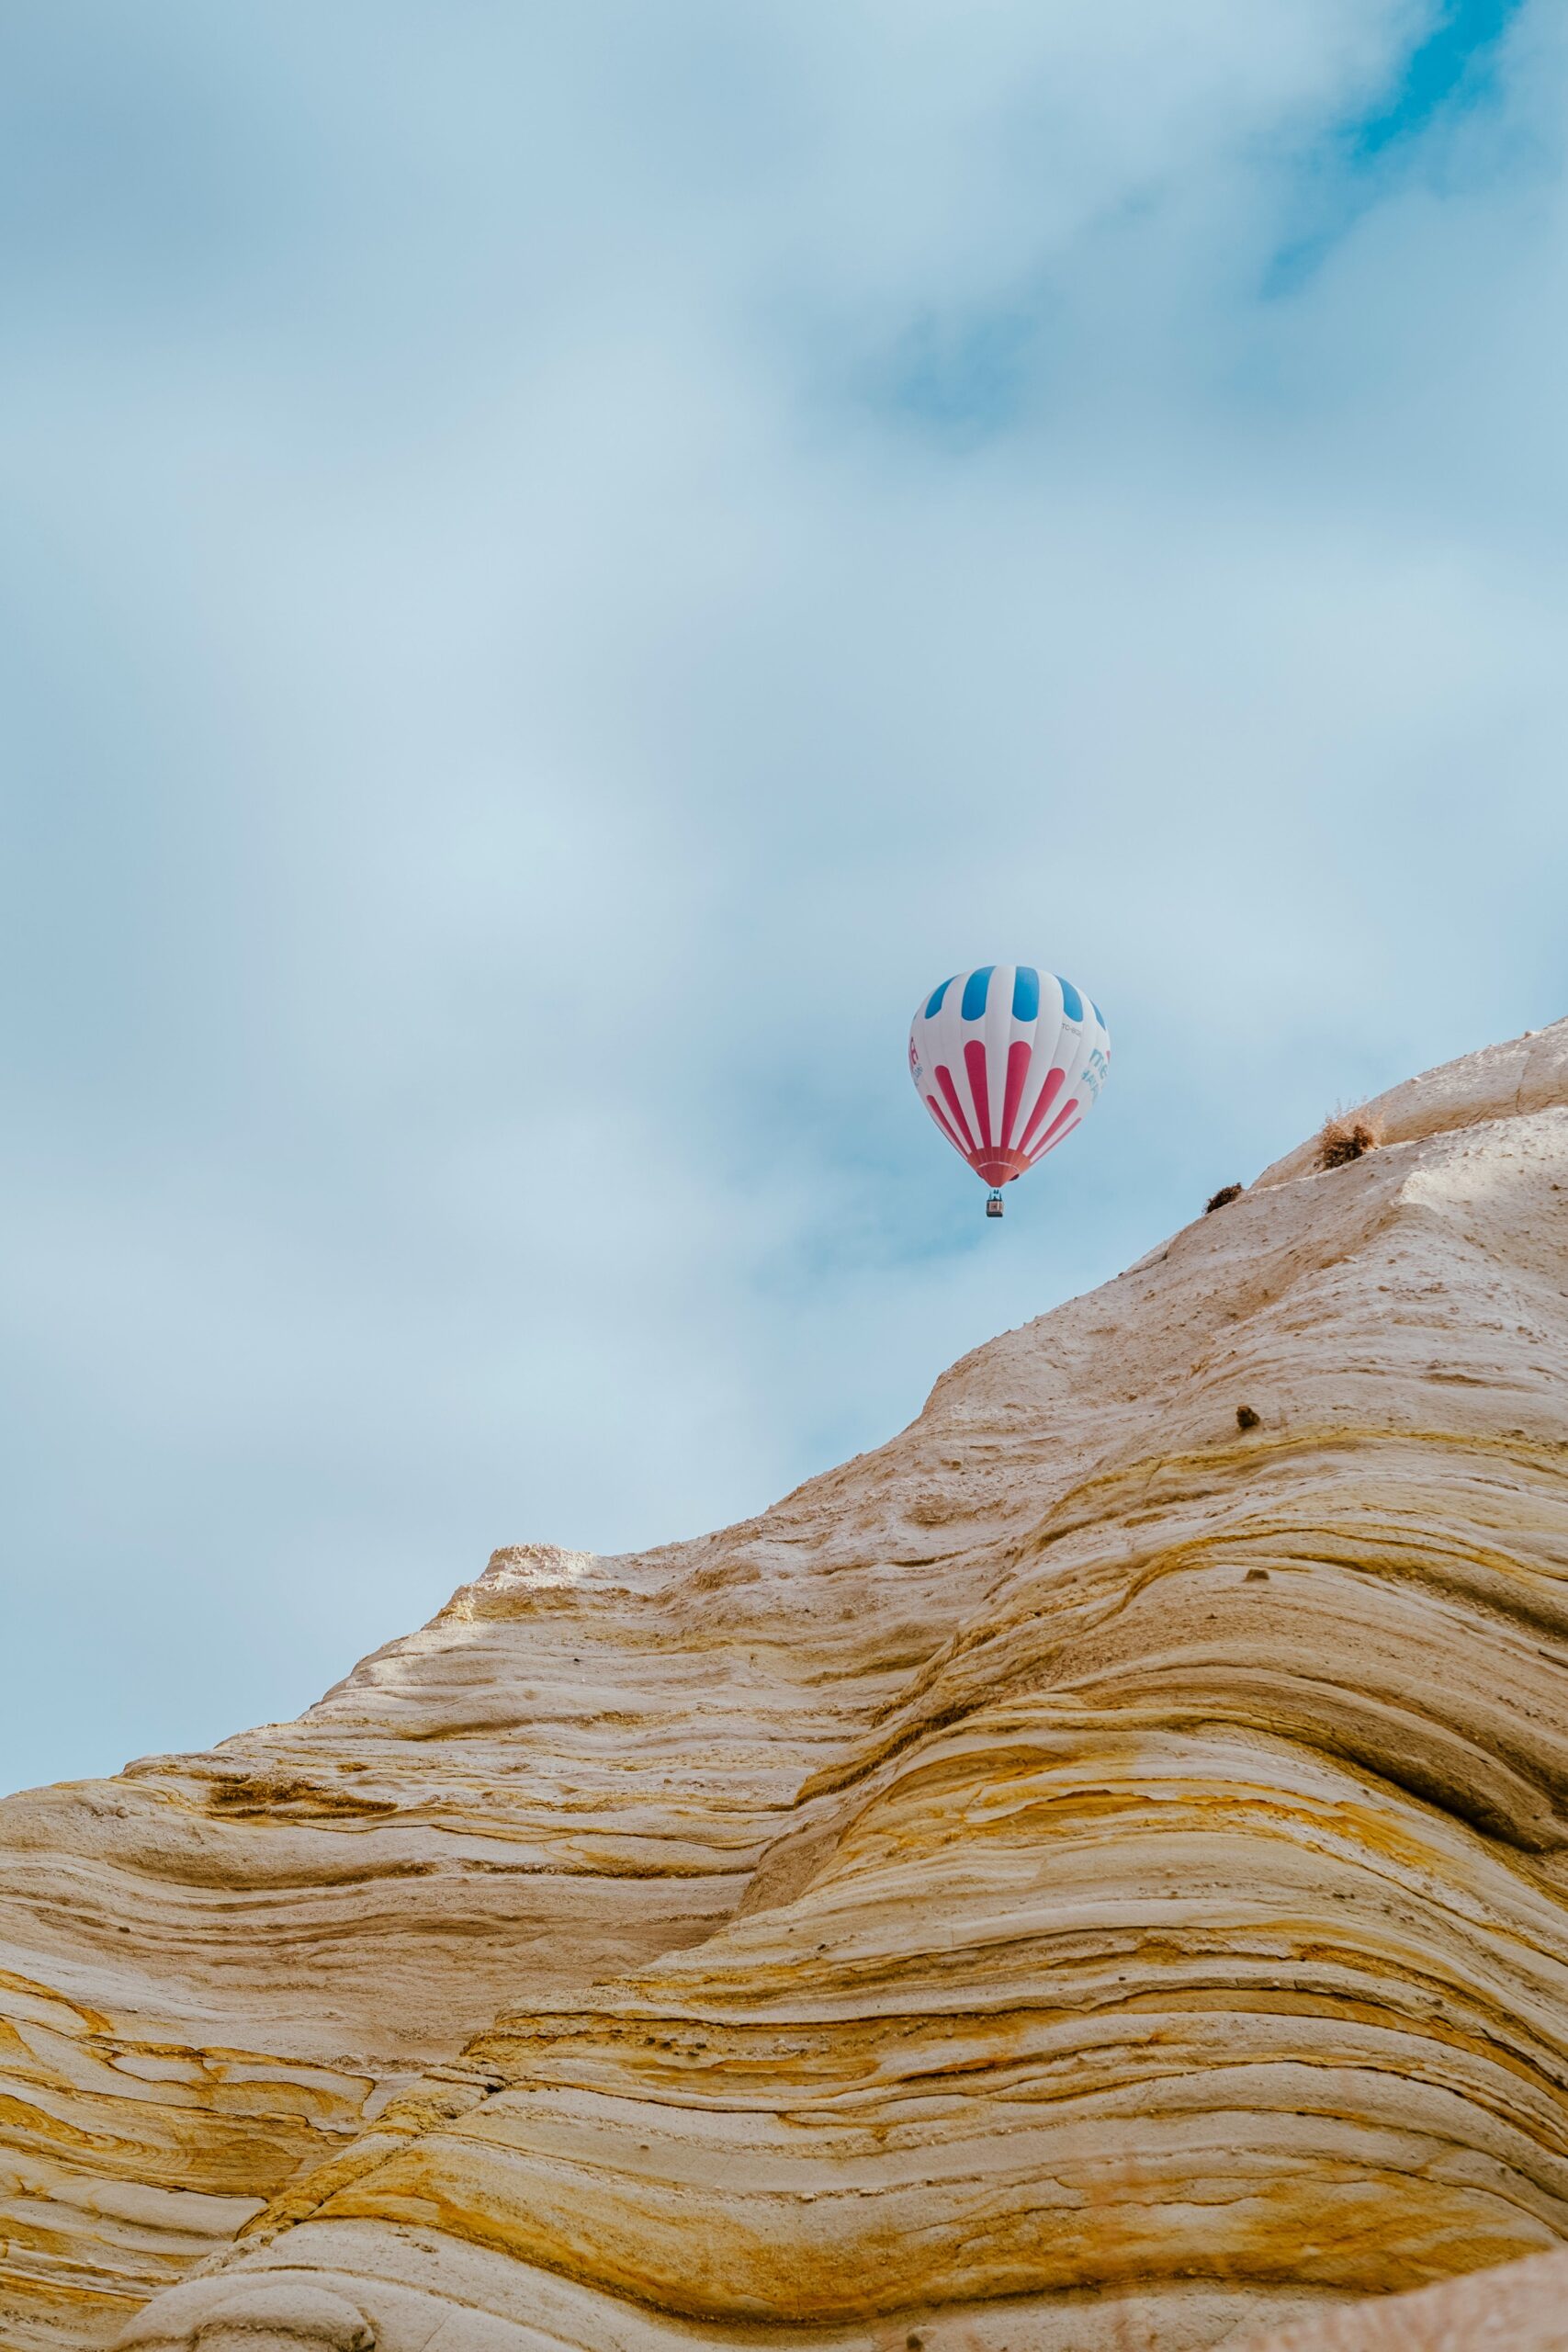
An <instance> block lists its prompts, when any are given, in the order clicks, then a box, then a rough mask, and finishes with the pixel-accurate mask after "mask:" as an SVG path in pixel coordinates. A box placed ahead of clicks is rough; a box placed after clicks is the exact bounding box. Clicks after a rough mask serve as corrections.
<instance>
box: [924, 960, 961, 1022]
mask: <svg viewBox="0 0 1568 2352" xmlns="http://www.w3.org/2000/svg"><path fill="white" fill-rule="evenodd" d="M956 978H958V975H957V973H956V972H954V973H953V979H948V980H943V982H942V986H941V988H939V989H932V990H931V994H930V996H929V997H928V998H927V999H926V1019H927V1020H928V1021H929V1020H931V1016H932V1014H933V1013H938V1012H941V1011H942V998H943V997H944V996H945V995H946V994H947V991H948V989H950V988H951V987H952V986H953V980H955V979H956Z"/></svg>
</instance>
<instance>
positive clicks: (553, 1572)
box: [0, 1023, 1568, 2352]
mask: <svg viewBox="0 0 1568 2352" xmlns="http://www.w3.org/2000/svg"><path fill="white" fill-rule="evenodd" d="M1374 1108H1375V1109H1376V1110H1377V1111H1378V1112H1379V1114H1380V1115H1381V1122H1382V1129H1383V1134H1384V1138H1385V1140H1384V1142H1383V1145H1382V1148H1381V1149H1378V1150H1376V1151H1373V1152H1371V1153H1369V1154H1367V1155H1366V1156H1364V1157H1362V1158H1360V1159H1356V1160H1354V1161H1353V1162H1351V1163H1349V1164H1348V1165H1346V1166H1343V1167H1340V1168H1337V1169H1334V1170H1329V1171H1326V1172H1317V1171H1316V1170H1315V1166H1314V1159H1313V1157H1312V1155H1311V1153H1310V1152H1308V1151H1306V1150H1304V1149H1303V1152H1301V1153H1298V1154H1293V1155H1292V1157H1291V1158H1290V1159H1286V1160H1283V1161H1281V1162H1280V1164H1279V1165H1278V1166H1277V1167H1276V1168H1274V1169H1272V1170H1269V1171H1268V1172H1267V1173H1266V1174H1265V1176H1263V1177H1262V1178H1260V1179H1259V1180H1258V1183H1257V1184H1255V1185H1254V1186H1253V1187H1252V1188H1251V1189H1250V1190H1248V1191H1247V1193H1243V1195H1242V1196H1241V1197H1240V1198H1239V1199H1237V1200H1235V1201H1234V1202H1232V1203H1230V1204H1228V1205H1226V1206H1224V1208H1222V1209H1219V1210H1216V1211H1215V1212H1214V1213H1213V1215H1212V1216H1206V1217H1200V1218H1199V1219H1197V1220H1196V1221H1195V1222H1194V1223H1193V1224H1192V1225H1190V1226H1189V1227H1186V1228H1185V1229H1184V1230H1183V1231H1182V1232H1180V1233H1179V1234H1178V1235H1177V1236H1176V1237H1175V1238H1174V1239H1173V1240H1172V1241H1170V1242H1169V1243H1168V1245H1167V1246H1165V1247H1164V1248H1162V1249H1161V1250H1157V1251H1156V1252H1154V1253H1153V1254H1151V1256H1150V1257H1149V1258H1147V1259H1146V1260H1145V1261H1143V1263H1142V1264H1141V1265H1139V1266H1137V1267H1135V1268H1134V1269H1133V1270H1132V1272H1129V1273H1126V1274H1123V1275H1122V1276H1121V1277H1120V1278H1119V1280H1117V1281H1116V1282H1114V1283H1111V1284H1109V1285H1108V1286H1107V1287H1106V1288H1105V1289H1103V1290H1101V1291H1100V1292H1097V1293H1095V1294H1094V1295H1091V1296H1089V1297H1088V1298H1084V1299H1080V1300H1077V1301H1075V1302H1074V1303H1073V1304H1072V1305H1070V1306H1066V1307H1063V1308H1060V1309H1058V1310H1057V1312H1055V1314H1053V1315H1050V1316H1047V1317H1043V1318H1042V1319H1041V1320H1040V1321H1038V1322H1036V1323H1033V1324H1030V1325H1028V1326H1026V1327H1025V1328H1024V1329H1021V1330H1020V1331H1016V1332H1012V1333H1010V1334H1008V1335H1007V1336H1006V1337H1005V1338H1003V1339H1000V1340H996V1341H994V1342H993V1343H992V1344H991V1345H990V1346H988V1347H987V1348H984V1349H981V1350H979V1351H977V1352H976V1354H974V1355H973V1356H970V1357H968V1358H966V1359H965V1360H964V1362H963V1363H960V1364H959V1365H957V1366H956V1367H955V1368H954V1369H953V1371H952V1372H951V1373H949V1374H946V1376H945V1377H944V1378H943V1379H942V1381H941V1382H940V1383H939V1385H938V1386H937V1388H936V1390H935V1392H934V1394H933V1395H932V1397H931V1402H930V1404H929V1405H928V1406H927V1408H926V1410H925V1411H924V1413H923V1414H922V1415H921V1416H920V1418H919V1420H918V1421H917V1422H915V1423H914V1425H913V1426H912V1427H911V1428H910V1429H908V1430H906V1431H905V1432H904V1434H903V1435H902V1436H900V1437H898V1438H897V1439H896V1440H895V1441H894V1442H892V1443H891V1444H889V1445H887V1446H885V1447H884V1448H882V1449H881V1450H880V1451H879V1452H877V1453H872V1454H867V1455H863V1456H862V1457H860V1458H859V1459H858V1460H856V1461H854V1462H852V1463H851V1464H848V1465H846V1467H844V1468H843V1469H841V1470H839V1471H835V1472H833V1473H832V1474H831V1475H830V1476H827V1477H825V1478H820V1479H817V1480H814V1481H813V1482H812V1483H811V1484H810V1485H809V1486H807V1487H802V1488H801V1489H800V1490H799V1491H798V1492H797V1493H795V1495H792V1496H790V1497H788V1498H786V1499H785V1500H784V1502H783V1503H781V1504H780V1505H779V1506H778V1507H777V1508H776V1509H775V1510H772V1511H770V1512H768V1513H767V1514H766V1515H765V1516H763V1517H762V1518H760V1519H757V1520H755V1521H749V1522H747V1523H745V1524H744V1525H742V1526H739V1527H736V1528H730V1529H728V1530H726V1531H725V1532H723V1533H721V1534H718V1535H715V1536H710V1537H706V1538H704V1539H703V1540H701V1541H700V1542H697V1543H694V1544H681V1545H675V1546H671V1547H668V1548H666V1549H664V1550H662V1551H659V1552H654V1553H649V1554H645V1555H640V1556H638V1557H636V1558H621V1559H613V1560H599V1559H591V1558H587V1557H584V1556H581V1555H565V1554H561V1553H557V1552H547V1551H544V1550H540V1549H536V1548H530V1547H522V1548H519V1549H514V1550H511V1551H507V1552H502V1553H500V1554H498V1555H496V1557H495V1559H494V1560H493V1561H492V1562H491V1566H490V1568H489V1569H488V1570H487V1572H486V1574H485V1575H484V1576H483V1577H480V1578H479V1581H478V1582H477V1583H476V1584H473V1585H470V1586H467V1587H465V1588H463V1589H461V1590H460V1591H459V1592H458V1593H457V1595H456V1596H455V1598H454V1600H452V1601H451V1602H450V1603H449V1604H448V1606H447V1607H446V1609H445V1610H444V1611H442V1612H441V1614H440V1615H439V1616H438V1617H437V1618H435V1619H434V1622H433V1623H431V1624H430V1625H428V1626H426V1627H425V1628H424V1629H423V1631H422V1632H420V1633H418V1634H413V1635H412V1636H411V1637H410V1638H409V1639H407V1640H406V1641H402V1642H399V1643H395V1644H393V1645H390V1646H389V1648H388V1649H386V1650H383V1651H381V1652H378V1654H377V1655H376V1656H375V1657H371V1658H369V1659H367V1661H366V1662H365V1663H364V1664H363V1665H362V1666H360V1667H359V1668H356V1669H355V1672H354V1673H353V1674H352V1675H351V1676H350V1677H349V1678H348V1679H347V1680H346V1681H345V1682H344V1683H342V1684H341V1685H339V1687H338V1688H337V1689H336V1690H335V1691H332V1692H330V1693H329V1694H328V1695H327V1697H326V1698H325V1699H323V1700H322V1701H321V1703H320V1704H319V1705H318V1706H316V1707H314V1708H312V1709H311V1710H310V1713H308V1714H306V1715H305V1716H303V1717H302V1718H301V1719H300V1720H299V1722H298V1723H295V1724H285V1725H273V1726H269V1727H267V1728H265V1730H262V1731H258V1732H252V1733H248V1734H245V1735H243V1736H241V1737H239V1738H237V1739H234V1740H231V1741H229V1742H227V1743H226V1744H225V1745H224V1746H222V1747H220V1748H218V1749H216V1750H214V1751H213V1752H212V1753H211V1754H209V1755H206V1756H195V1757H189V1756H187V1757H156V1758H146V1759H144V1760H143V1761H141V1763H139V1764H137V1765H134V1766H132V1767H131V1768H130V1769H129V1770H127V1772H125V1773H124V1774H122V1775H121V1776H120V1778H118V1780H115V1781H96V1782H81V1783H75V1784H72V1785H68V1786H65V1787H62V1788H57V1789H51V1790H44V1791H40V1792H34V1793H31V1794H29V1795H27V1796H22V1797H17V1798H15V1799H13V1800H12V1801H11V1802H10V1803H9V1804H6V1805H4V1806H0V1856H3V1867H0V2345H4V2346H5V2347H6V2352H44V2347H50V2352H54V2348H55V2347H64V2346H89V2345H102V2344H107V2343H110V2342H113V2341H115V2340H116V2339H117V2337H118V2336H120V2335H121V2331H122V2330H123V2331H124V2334H123V2341H124V2342H125V2343H126V2344H128V2345H130V2344H137V2345H142V2346H161V2347H163V2346H185V2345H187V2344H192V2343H195V2342H197V2341H200V2342H203V2343H205V2344H207V2345H209V2346H210V2347H212V2348H213V2352H217V2347H219V2346H220V2345H221V2346H230V2345H231V2344H233V2345H234V2346H239V2345H241V2344H243V2346H246V2347H248V2348H249V2352H260V2347H262V2346H265V2345H266V2344H269V2343H270V2344H276V2345H278V2346H283V2345H291V2346H321V2347H326V2346H343V2347H351V2346H368V2345H370V2344H372V2343H373V2344H375V2345H376V2346H379V2347H380V2348H381V2352H544V2347H543V2346H541V2338H543V2339H546V2340H547V2342H550V2341H553V2342H557V2343H558V2344H560V2345H562V2346H572V2347H584V2352H675V2347H676V2346H682V2347H685V2346H694V2345H697V2344H700V2345H701V2346H704V2347H707V2352H716V2348H717V2347H719V2346H736V2347H739V2346H742V2345H748V2346H750V2345H757V2346H763V2345H766V2346H773V2345H777V2346H780V2347H781V2352H782V2347H783V2346H785V2345H787V2346H789V2347H791V2352H798V2347H799V2346H802V2345H803V2344H805V2343H810V2344H816V2345H820V2346H822V2347H823V2352H829V2347H830V2352H851V2347H854V2352H862V2347H864V2352H924V2347H926V2346H929V2347H930V2352H947V2348H948V2347H949V2346H951V2347H952V2348H953V2352H1117V2347H1122V2346H1125V2347H1129V2348H1130V2347H1132V2346H1151V2347H1156V2352H1184V2348H1185V2347H1196V2346H1209V2345H1214V2344H1218V2343H1220V2342H1224V2341H1235V2340H1239V2339H1240V2338H1241V2337H1243V2336H1246V2335H1251V2334H1252V2333H1253V2332H1254V2331H1257V2330H1259V2329H1265V2330H1266V2329H1267V2328H1269V2327H1271V2326H1274V2325H1279V2324H1285V2323H1288V2322H1291V2323H1298V2324H1299V2323H1301V2322H1303V2320H1304V2321H1305V2322H1306V2324H1307V2328H1306V2332H1305V2333H1303V2335H1301V2337H1300V2339H1299V2340H1300V2341H1301V2342H1302V2343H1303V2345H1304V2344H1305V2343H1306V2342H1307V2341H1308V2340H1309V2337H1310V2340H1311V2341H1313V2342H1314V2344H1315V2343H1322V2344H1325V2345H1326V2344H1327V2343H1328V2342H1329V2341H1330V2340H1331V2337H1332V2340H1333V2341H1335V2342H1341V2341H1342V2342H1344V2343H1347V2344H1349V2343H1352V2342H1363V2341H1364V2342H1365V2343H1366V2344H1367V2345H1368V2346H1369V2347H1370V2346H1371V2345H1372V2343H1373V2341H1374V2340H1376V2341H1377V2342H1378V2343H1379V2344H1382V2343H1384V2342H1386V2343H1387V2344H1389V2345H1390V2346H1393V2344H1394V2343H1395V2342H1396V2341H1404V2340H1409V2341H1410V2342H1412V2343H1415V2342H1425V2341H1427V2340H1428V2338H1427V2336H1415V2337H1409V2338H1408V2339H1404V2338H1398V2337H1396V2336H1394V2335H1389V2334H1388V2333H1387V2329H1388V2328H1389V2327H1390V2326H1391V2325H1393V2324H1396V2323H1398V2322H1399V2320H1400V2315H1401V2313H1402V2312H1408V2313H1416V2314H1417V2318H1416V2324H1418V2325H1422V2326H1426V2325H1427V2322H1424V2321H1421V2320H1420V2319H1419V2317H1418V2314H1419V2313H1420V2312H1430V2311H1434V2310H1435V2311H1438V2313H1439V2319H1438V2320H1436V2321H1433V2322H1431V2323H1430V2324H1432V2325H1438V2324H1448V2323H1447V2322H1446V2321H1442V2320H1441V2318H1440V2314H1441V2313H1443V2312H1449V2313H1450V2315H1451V2313H1452V2312H1453V2311H1454V2310H1455V2309H1456V2308H1457V2309H1461V2312H1462V2308H1463V2307H1462V2306H1455V2305H1454V2304H1453V2301H1452V2298H1453V2297H1454V2296H1456V2295H1461V2296H1462V2295H1463V2294H1464V2293H1467V2292H1468V2293H1470V2294H1472V2296H1473V2295H1474V2294H1475V2293H1476V2292H1478V2291H1479V2290H1480V2288H1481V2287H1483V2286H1484V2284H1485V2282H1478V2283H1477V2284H1476V2285H1472V2286H1471V2287H1469V2288H1450V2289H1448V2290H1443V2291H1441V2292H1439V2293H1438V2295H1437V2296H1436V2298H1435V2299H1434V2298H1432V2297H1429V2296H1425V2295H1423V2296H1419V2297H1416V2298H1414V2299H1413V2300H1412V2302H1411V2303H1410V2304H1409V2305H1408V2306H1404V2305H1400V2304H1388V2305H1386V2306H1384V2307H1382V2311H1381V2312H1373V2313H1371V2315H1368V2314H1358V2313H1355V2312H1348V2311H1346V2310H1345V2309H1344V2308H1343V2307H1344V2306H1345V2305H1346V2304H1347V2303H1350V2302H1354V2301H1356V2300H1357V2299H1359V2298H1365V2297H1369V2296H1380V2297H1381V2296H1385V2295H1387V2294H1389V2293H1390V2292H1391V2291H1393V2290H1402V2289H1418V2288H1422V2287H1424V2286H1427V2284H1428V2282H1434V2281H1442V2280H1445V2279H1450V2278H1462V2277H1463V2276H1464V2275H1465V2274H1468V2273H1472V2272H1474V2271H1477V2270H1480V2269H1483V2268H1484V2267H1490V2266H1493V2265H1497V2264H1502V2263H1506V2262H1509V2261H1510V2260H1512V2259H1514V2258H1516V2257H1520V2256H1530V2255H1535V2254H1540V2253H1542V2252H1546V2251H1548V2250H1550V2249H1551V2248H1553V2247H1554V2246H1556V2245H1559V2244H1560V2243H1562V2242H1563V2241H1564V2240H1568V1475H1565V1473H1568V1419H1565V1416H1564V1411H1563V1404H1564V1399H1565V1397H1568V1300H1565V1297H1564V1278H1565V1270H1568V1023H1559V1024H1558V1025H1557V1026H1556V1027H1555V1028H1553V1029H1551V1030H1547V1031H1544V1032H1542V1033H1540V1035H1536V1036H1532V1037H1528V1038H1523V1039H1520V1040H1517V1042H1516V1043H1514V1044H1512V1045H1509V1046H1499V1047H1495V1048H1493V1049H1491V1050H1489V1051H1488V1052H1486V1053H1483V1054H1480V1055H1476V1056H1472V1057H1469V1058H1468V1059H1467V1060H1465V1061H1462V1062H1459V1063H1456V1064H1453V1065H1451V1066H1450V1067H1449V1068H1448V1069H1442V1070H1438V1071H1436V1072H1433V1073H1431V1074H1429V1075H1428V1076H1427V1077H1426V1078H1424V1079H1420V1080H1414V1081H1412V1082H1411V1083H1410V1084H1409V1085H1407V1086H1404V1087H1401V1088H1398V1089H1396V1090H1394V1091H1393V1094H1391V1095H1390V1096H1389V1097H1387V1098H1385V1099H1384V1102H1383V1103H1382V1104H1381V1105H1379V1106H1374ZM1562 2264H1563V2265H1564V2266H1565V2267H1568V2256H1563V2257H1562ZM1546 2270H1547V2272H1548V2273H1549V2274H1550V2277H1551V2280H1552V2281H1553V2282H1555V2280H1556V2278H1557V2272H1558V2264H1557V2263H1555V2262H1549V2263H1548V2264H1547V2266H1546ZM1518 2276H1519V2278H1521V2279H1525V2278H1529V2279H1532V2280H1533V2279H1536V2278H1538V2277H1539V2276H1540V2269H1539V2266H1531V2267H1529V2270H1528V2272H1527V2271H1521V2272H1520V2273H1519V2274H1518ZM182 2280H183V2281H184V2283H183V2284H182V2283H179V2282H180V2281H182ZM1499 2291H1501V2290H1499ZM1518 2291H1520V2292H1523V2291H1525V2290H1518ZM1530 2291H1531V2292H1536V2291H1537V2290H1533V2289H1532V2290H1530ZM1544 2292H1545V2295H1546V2302H1545V2303H1543V2304H1542V2308H1547V2307H1548V2306H1549V2305H1550V2306H1551V2307H1552V2308H1555V2306H1556V2305H1557V2304H1559V2303H1560V2302H1561V2301H1562V2293H1563V2290H1562V2288H1561V2287H1560V2286H1556V2285H1553V2286H1552V2287H1551V2288H1549V2289H1548V2290H1544ZM1538 2300H1539V2295H1538ZM144 2306H145V2309H144V2308H143V2307H144ZM1521 2308H1522V2306H1521ZM1314 2313H1316V2314H1318V2317H1317V2320H1316V2321H1315V2322H1314V2319H1313V2314H1314ZM138 2314H139V2315H138ZM1372 2324H1376V2325H1379V2326H1382V2328H1383V2330H1384V2334H1383V2335H1382V2336H1379V2337H1377V2338H1375V2339H1374V2337H1373V2335H1371V2334H1368V2333H1366V2332H1365V2331H1366V2328H1367V2327H1370V2326H1371V2325H1372ZM1325 2325H1327V2326H1328V2328H1329V2329H1330V2335H1325V2334H1323V2333H1322V2330H1323V2327H1324V2326H1325ZM1347 2330H1348V2331H1350V2332H1348V2333H1346V2332H1344V2331H1347ZM1358 2330H1359V2331H1360V2333H1357V2331H1358ZM1296 2340H1297V2339H1296V2338H1295V2337H1294V2336H1292V2342H1294V2341H1296ZM1430 2340H1434V2341H1435V2340H1437V2339H1436V2338H1432V2339H1430ZM1451 2340H1453V2341H1456V2342H1458V2341H1461V2340H1468V2339H1467V2338H1461V2337H1453V2338H1452V2339H1451ZM1527 2340H1529V2341H1531V2342H1533V2341H1534V2340H1535V2339H1533V2338H1529V2339H1527V2334H1526V2333H1525V2331H1524V2323H1523V2322H1522V2321H1521V2322H1520V2323H1519V2325H1518V2326H1517V2328H1516V2330H1515V2333H1514V2335H1513V2336H1512V2337H1511V2338H1510V2341H1512V2342H1515V2343H1516V2344H1517V2345H1518V2346H1521V2347H1522V2346H1524V2345H1525V2344H1526V2342H1527ZM1539 2340H1540V2344H1541V2345H1542V2346H1544V2345H1545V2344H1546V2343H1547V2342H1548V2341H1549V2340H1555V2339H1549V2338H1548V2337H1547V2336H1545V2335H1542V2336H1540V2339H1539Z"/></svg>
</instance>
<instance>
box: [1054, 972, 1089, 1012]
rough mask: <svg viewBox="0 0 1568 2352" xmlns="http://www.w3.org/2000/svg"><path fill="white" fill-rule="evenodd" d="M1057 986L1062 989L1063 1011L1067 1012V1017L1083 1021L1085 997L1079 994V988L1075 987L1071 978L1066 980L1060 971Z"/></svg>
mask: <svg viewBox="0 0 1568 2352" xmlns="http://www.w3.org/2000/svg"><path fill="white" fill-rule="evenodd" d="M1056 986H1057V987H1058V988H1059V989H1061V991H1062V1011H1063V1012H1065V1013H1066V1016H1067V1019H1068V1020H1069V1021H1081V1020H1082V1019H1083V999H1082V997H1081V996H1079V994H1078V992H1077V989H1076V988H1074V986H1073V984H1072V982H1071V980H1064V979H1063V978H1062V977H1061V975H1060V974H1059V973H1058V974H1057V977H1056Z"/></svg>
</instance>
